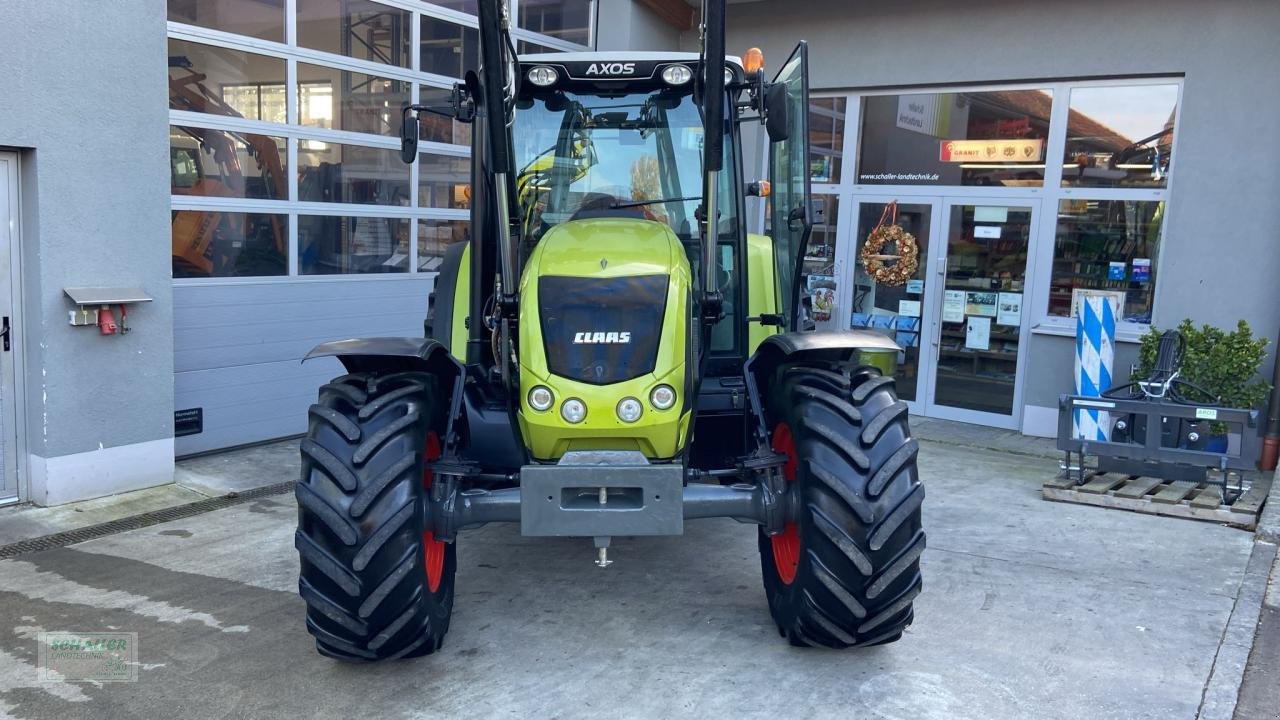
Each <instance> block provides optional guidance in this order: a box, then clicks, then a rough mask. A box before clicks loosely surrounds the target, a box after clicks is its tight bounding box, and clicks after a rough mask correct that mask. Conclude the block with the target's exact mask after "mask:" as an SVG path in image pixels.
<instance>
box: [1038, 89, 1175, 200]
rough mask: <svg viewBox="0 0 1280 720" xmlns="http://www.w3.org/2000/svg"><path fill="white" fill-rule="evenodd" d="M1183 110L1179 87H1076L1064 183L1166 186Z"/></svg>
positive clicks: (1104, 185) (1069, 128)
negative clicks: (1175, 132) (1176, 122)
mask: <svg viewBox="0 0 1280 720" xmlns="http://www.w3.org/2000/svg"><path fill="white" fill-rule="evenodd" d="M1177 111H1178V86H1177V85H1136V86H1127V87H1079V88H1072V90H1071V112H1070V114H1069V116H1068V118H1067V150H1066V157H1065V158H1064V159H1063V167H1062V184H1063V186H1065V187H1150V188H1162V187H1165V185H1166V183H1167V182H1168V177H1169V167H1170V159H1171V158H1172V156H1173V123H1174V116H1175V115H1176V114H1177Z"/></svg>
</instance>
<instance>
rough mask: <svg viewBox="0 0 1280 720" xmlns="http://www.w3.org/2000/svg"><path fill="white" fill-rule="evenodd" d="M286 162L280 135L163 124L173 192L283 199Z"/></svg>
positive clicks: (285, 197)
mask: <svg viewBox="0 0 1280 720" xmlns="http://www.w3.org/2000/svg"><path fill="white" fill-rule="evenodd" d="M287 166H288V153H286V152H285V141H284V138H282V137H272V136H269V135H258V134H255V133H248V132H231V131H228V130H212V129H209V128H201V127H183V126H179V125H171V126H169V176H170V181H171V182H170V187H171V192H172V193H173V194H174V195H185V196H192V195H198V196H207V197H236V198H255V199H261V200H288V199H289V179H288V176H287V175H286V168H287Z"/></svg>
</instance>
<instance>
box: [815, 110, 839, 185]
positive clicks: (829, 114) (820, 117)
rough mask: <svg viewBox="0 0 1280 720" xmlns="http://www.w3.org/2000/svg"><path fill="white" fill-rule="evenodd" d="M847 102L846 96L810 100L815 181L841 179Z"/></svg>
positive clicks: (835, 181)
mask: <svg viewBox="0 0 1280 720" xmlns="http://www.w3.org/2000/svg"><path fill="white" fill-rule="evenodd" d="M847 103H848V98H845V97H827V98H810V99H809V179H810V180H811V181H813V182H815V183H838V182H840V161H841V157H842V155H843V154H844V118H845V105H846V104H847Z"/></svg>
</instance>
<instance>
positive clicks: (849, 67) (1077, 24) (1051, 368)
mask: <svg viewBox="0 0 1280 720" xmlns="http://www.w3.org/2000/svg"><path fill="white" fill-rule="evenodd" d="M1277 28H1280V3H1276V2H1274V1H1273V0H1249V1H1246V0H1222V1H1220V2H1215V3H1203V2H1199V1H1198V0H1169V1H1168V2H1159V3H1155V2H1151V1H1150V0H1145V1H1144V0H1114V1H1113V2H1110V3H1107V4H1106V5H1105V6H1103V5H1090V4H1081V3H1079V2H1067V1H1066V0H1041V2H1035V3H1029V2H1022V1H1021V0H995V1H985V2H973V3H956V2H952V1H951V0H904V1H903V2H898V3H851V2H845V1H843V0H811V1H810V2H806V3H804V4H803V5H797V4H793V3H784V2H778V1H776V0H769V1H766V2H756V3H743V4H731V5H729V37H728V46H729V47H730V48H733V49H737V48H741V47H747V46H750V45H756V46H759V47H761V48H762V49H763V50H764V53H765V57H766V58H767V59H772V60H774V63H773V65H772V66H773V67H775V68H776V67H777V65H776V63H777V62H780V61H781V59H782V58H785V57H786V56H787V54H789V53H790V51H791V49H792V47H793V46H794V45H795V43H796V41H797V40H800V39H805V40H808V41H809V43H810V61H811V84H812V86H813V88H815V89H827V90H832V89H861V88H894V87H909V86H928V85H946V84H962V83H975V82H981V83H993V82H1001V81H1011V82H1012V81H1027V80H1033V79H1081V78H1102V77H1115V76H1120V77H1123V76H1134V75H1146V74H1150V75H1181V76H1184V78H1185V79H1184V86H1183V105H1182V109H1181V115H1180V126H1179V128H1178V140H1177V147H1176V148H1175V149H1174V156H1173V180H1172V183H1171V185H1170V200H1169V215H1168V222H1167V225H1166V232H1165V236H1164V239H1163V242H1162V246H1161V250H1160V258H1159V261H1158V262H1159V265H1158V279H1157V282H1158V289H1157V296H1156V307H1155V313H1154V322H1155V324H1156V325H1157V326H1159V327H1169V326H1173V325H1176V324H1177V323H1178V322H1179V321H1180V320H1181V319H1182V318H1184V317H1190V318H1192V319H1193V320H1195V321H1196V322H1203V323H1211V324H1215V325H1219V326H1228V327H1229V326H1233V325H1234V324H1235V322H1236V320H1237V319H1239V318H1243V319H1245V320H1247V321H1248V322H1249V323H1250V324H1251V325H1252V326H1253V328H1254V331H1255V333H1258V334H1261V335H1266V336H1268V337H1270V338H1271V340H1272V357H1274V349H1275V340H1276V332H1277V328H1278V327H1280V291H1278V290H1277V282H1276V278H1277V277H1280V252H1277V251H1276V249H1275V248H1276V246H1277V244H1278V243H1280V203H1277V202H1276V200H1275V199H1276V198H1277V197H1278V196H1280V163H1277V162H1275V161H1274V159H1275V158H1276V157H1280V92H1277V76H1276V72H1277V68H1280V44H1278V43H1276V42H1275V32H1276V29H1277ZM683 42H684V43H685V45H686V49H689V46H691V44H692V43H694V42H696V41H694V40H692V39H691V37H690V34H689V33H686V34H685V36H684V38H683ZM752 172H754V169H749V170H748V173H749V174H750V173H752ZM1044 240H1045V239H1043V238H1042V241H1044ZM1031 343H1032V345H1031V351H1032V356H1031V363H1030V364H1031V366H1032V370H1031V371H1030V374H1029V376H1028V377H1029V379H1028V381H1027V384H1026V386H1025V400H1026V402H1027V404H1028V405H1032V406H1039V407H1052V406H1053V405H1054V404H1055V401H1056V398H1057V396H1058V394H1059V393H1062V392H1067V391H1070V389H1071V372H1070V365H1071V354H1072V348H1073V345H1072V343H1073V341H1072V340H1071V339H1070V338H1062V337H1051V336H1044V335H1036V336H1034V337H1033V339H1032V340H1031ZM1133 354H1134V351H1133V348H1132V346H1126V347H1123V348H1122V349H1121V350H1120V352H1119V354H1118V356H1117V362H1116V371H1117V375H1121V376H1123V375H1124V374H1127V369H1128V366H1129V362H1131V360H1132V357H1133ZM1271 362H1272V360H1271V359H1268V361H1267V363H1266V365H1265V367H1264V368H1263V372H1264V374H1267V373H1269V371H1270V363H1271ZM1063 370H1065V372H1063Z"/></svg>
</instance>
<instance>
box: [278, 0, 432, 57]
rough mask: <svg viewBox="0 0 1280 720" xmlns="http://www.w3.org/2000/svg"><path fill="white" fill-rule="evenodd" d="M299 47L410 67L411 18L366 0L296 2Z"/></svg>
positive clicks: (391, 8) (408, 13)
mask: <svg viewBox="0 0 1280 720" xmlns="http://www.w3.org/2000/svg"><path fill="white" fill-rule="evenodd" d="M296 2H297V4H298V10H297V19H298V46H299V47H304V48H311V49H312V50H323V51H324V52H330V53H334V54H335V55H343V56H346V57H351V58H357V59H359V60H369V61H371V62H377V63H384V64H386V65H395V66H396V67H406V68H407V67H409V62H410V56H409V43H410V34H411V32H412V31H411V25H410V23H411V22H412V17H413V14H412V13H410V12H409V11H408V10H401V9H400V8H396V7H391V6H390V5H383V4H381V3H376V2H370V1H369V0H296Z"/></svg>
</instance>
